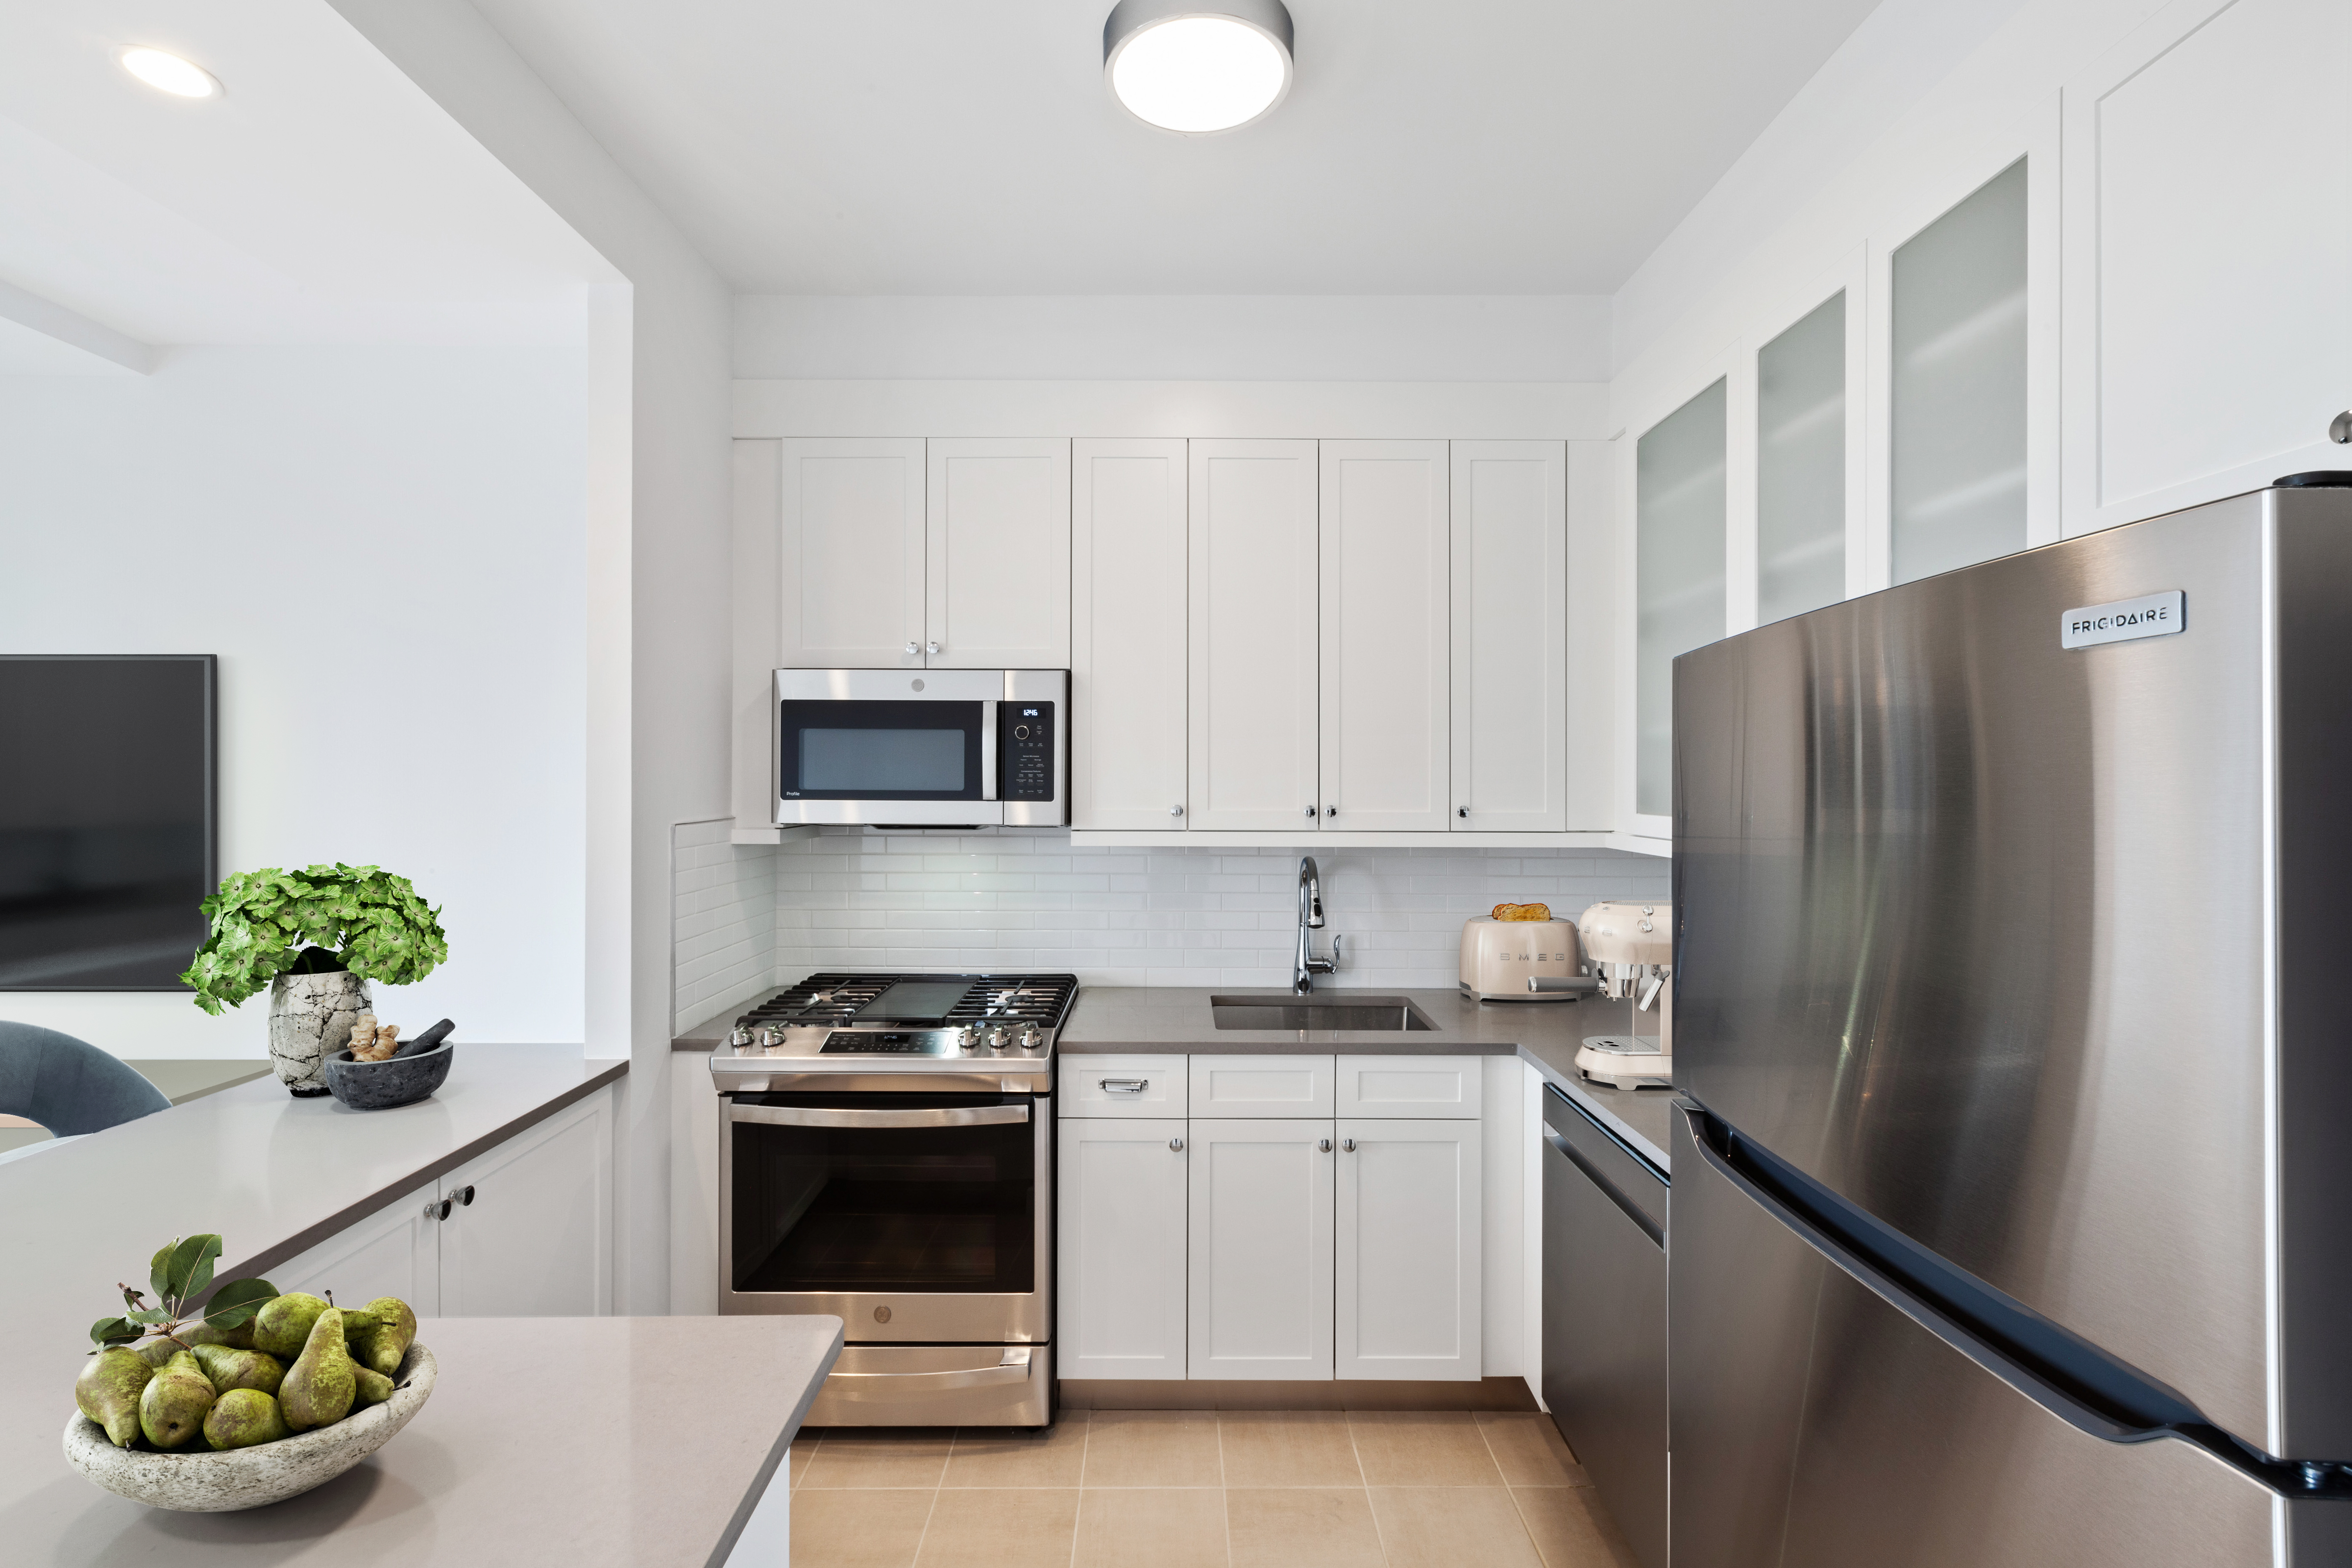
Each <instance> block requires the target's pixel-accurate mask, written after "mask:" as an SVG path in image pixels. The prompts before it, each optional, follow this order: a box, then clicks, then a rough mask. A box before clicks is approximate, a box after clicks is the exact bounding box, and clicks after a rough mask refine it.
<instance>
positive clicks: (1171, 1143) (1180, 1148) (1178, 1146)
mask: <svg viewBox="0 0 2352 1568" xmlns="http://www.w3.org/2000/svg"><path fill="white" fill-rule="evenodd" d="M1168 1147H1169V1148H1171V1149H1172V1150H1174V1151H1175V1152H1177V1153H1179V1154H1181V1153H1182V1152H1184V1140H1182V1139H1181V1138H1171V1139H1170V1140H1168Z"/></svg>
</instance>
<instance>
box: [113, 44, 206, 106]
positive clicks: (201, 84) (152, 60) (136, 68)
mask: <svg viewBox="0 0 2352 1568" xmlns="http://www.w3.org/2000/svg"><path fill="white" fill-rule="evenodd" d="M122 68H123V69H124V70H127V71H129V72H130V73H131V75H132V76H135V77H137V78H138V79H140V80H141V81H143V82H145V83H146V84H147V85H148V86H149V87H152V88H154V89H156V90H158V91H159V92H168V93H170V94H172V95H173V97H175V98H218V97H219V96H220V95H221V84H220V79H219V78H217V77H215V76H214V75H213V73H212V72H210V71H208V70H206V69H205V68H204V67H202V66H199V65H192V64H190V63H189V62H188V61H186V60H184V59H182V58H180V57H179V56H177V55H167V54H165V53H164V52H163V50H161V49H125V50H123V51H122Z"/></svg>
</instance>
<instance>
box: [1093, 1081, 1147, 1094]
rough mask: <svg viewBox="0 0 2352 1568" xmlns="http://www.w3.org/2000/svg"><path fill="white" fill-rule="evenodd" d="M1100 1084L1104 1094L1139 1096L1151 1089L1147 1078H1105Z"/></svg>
mask: <svg viewBox="0 0 2352 1568" xmlns="http://www.w3.org/2000/svg"><path fill="white" fill-rule="evenodd" d="M1101 1082H1102V1091H1103V1092H1104V1093H1105V1094H1141V1093H1142V1092H1143V1091H1144V1090H1145V1089H1150V1087H1151V1080H1150V1079H1148V1078H1107V1079H1102V1080H1101Z"/></svg>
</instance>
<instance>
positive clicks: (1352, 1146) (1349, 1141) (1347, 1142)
mask: <svg viewBox="0 0 2352 1568" xmlns="http://www.w3.org/2000/svg"><path fill="white" fill-rule="evenodd" d="M1339 1147H1340V1148H1342V1149H1345V1150H1346V1151H1347V1152H1349V1153H1350V1154H1352V1153H1354V1152H1356V1141H1355V1140H1354V1139H1353V1138H1342V1139H1340V1140H1339Z"/></svg>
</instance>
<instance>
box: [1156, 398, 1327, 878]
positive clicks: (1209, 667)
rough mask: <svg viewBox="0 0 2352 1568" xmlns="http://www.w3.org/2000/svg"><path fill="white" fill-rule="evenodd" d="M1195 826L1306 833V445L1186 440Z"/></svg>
mask: <svg viewBox="0 0 2352 1568" xmlns="http://www.w3.org/2000/svg"><path fill="white" fill-rule="evenodd" d="M1191 468H1192V474H1191V484H1190V490H1191V494H1190V496H1189V501H1190V506H1191V511H1192V527H1191V529H1190V535H1191V540H1190V543H1191V553H1192V573H1191V580H1192V589H1191V594H1192V637H1191V658H1192V680H1191V690H1190V698H1191V704H1192V727H1191V729H1192V742H1191V746H1190V748H1189V750H1190V758H1189V762H1190V768H1191V773H1192V786H1191V788H1190V789H1189V791H1188V792H1187V796H1188V803H1189V804H1188V805H1187V813H1188V816H1187V820H1188V821H1189V822H1190V823H1191V824H1192V826H1193V827H1195V828H1203V829H1213V828H1230V829H1273V830H1276V831H1293V832H1295V831H1297V830H1299V829H1301V828H1309V827H1313V826H1315V825H1316V823H1317V821H1318V820H1319V819H1320V817H1321V815H1322V791H1321V788H1320V777H1319V774H1318V732H1317V712H1316V710H1317V700H1318V680H1317V663H1318V650H1319V647H1320V641H1321V638H1320V633H1319V629H1318V617H1317V613H1316V602H1317V594H1318V574H1317V571H1316V534H1317V522H1318V519H1317V510H1316V489H1317V475H1316V443H1315V442H1313V441H1237V440H1218V441H1194V442H1192V444H1191Z"/></svg>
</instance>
